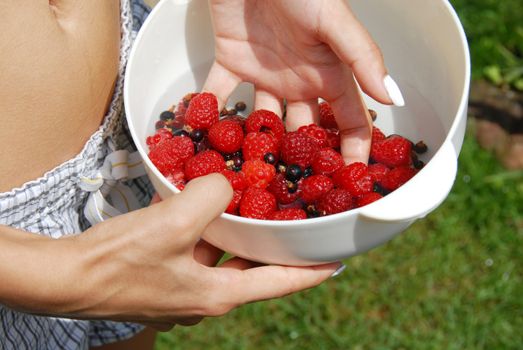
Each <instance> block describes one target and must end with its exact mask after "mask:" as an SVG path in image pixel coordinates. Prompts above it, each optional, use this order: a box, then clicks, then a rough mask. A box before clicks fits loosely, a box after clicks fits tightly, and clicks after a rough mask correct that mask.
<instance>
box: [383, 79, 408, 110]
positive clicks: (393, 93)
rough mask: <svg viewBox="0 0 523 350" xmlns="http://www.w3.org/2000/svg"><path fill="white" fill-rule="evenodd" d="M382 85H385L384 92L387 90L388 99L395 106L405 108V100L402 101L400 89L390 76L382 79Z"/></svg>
mask: <svg viewBox="0 0 523 350" xmlns="http://www.w3.org/2000/svg"><path fill="white" fill-rule="evenodd" d="M383 85H385V90H387V94H389V97H390V99H391V100H392V103H394V105H395V106H399V107H401V106H405V100H404V99H403V95H402V94H401V91H400V88H399V87H398V84H396V82H395V81H394V79H392V77H391V76H390V75H387V76H386V77H385V78H383Z"/></svg>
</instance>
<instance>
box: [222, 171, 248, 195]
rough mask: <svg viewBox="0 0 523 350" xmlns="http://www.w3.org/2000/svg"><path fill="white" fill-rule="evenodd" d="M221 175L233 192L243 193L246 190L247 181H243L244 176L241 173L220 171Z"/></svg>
mask: <svg viewBox="0 0 523 350" xmlns="http://www.w3.org/2000/svg"><path fill="white" fill-rule="evenodd" d="M222 175H223V176H225V177H226V178H227V180H229V183H230V184H231V186H232V189H233V190H240V191H243V190H244V189H246V188H247V181H246V180H245V174H244V173H243V172H241V171H238V172H236V171H232V170H229V169H225V170H224V171H222Z"/></svg>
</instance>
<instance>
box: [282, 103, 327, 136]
mask: <svg viewBox="0 0 523 350" xmlns="http://www.w3.org/2000/svg"><path fill="white" fill-rule="evenodd" d="M309 124H319V108H318V99H317V98H315V99H312V100H307V101H287V117H286V119H285V126H286V128H287V131H295V130H297V129H298V128H299V127H300V126H302V125H309Z"/></svg>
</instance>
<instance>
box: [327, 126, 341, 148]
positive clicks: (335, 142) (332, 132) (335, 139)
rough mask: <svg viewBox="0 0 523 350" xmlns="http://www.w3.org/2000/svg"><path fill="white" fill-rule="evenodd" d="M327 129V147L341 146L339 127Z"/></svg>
mask: <svg viewBox="0 0 523 350" xmlns="http://www.w3.org/2000/svg"><path fill="white" fill-rule="evenodd" d="M325 130H326V131H327V147H330V148H334V149H338V148H340V142H341V141H340V131H339V130H338V129H325Z"/></svg>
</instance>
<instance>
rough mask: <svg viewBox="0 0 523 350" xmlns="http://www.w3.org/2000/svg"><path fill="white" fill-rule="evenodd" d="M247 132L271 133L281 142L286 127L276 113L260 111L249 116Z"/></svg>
mask: <svg viewBox="0 0 523 350" xmlns="http://www.w3.org/2000/svg"><path fill="white" fill-rule="evenodd" d="M245 131H246V132H248V133H249V132H269V133H270V134H272V135H274V137H276V138H277V139H278V140H280V139H281V138H282V136H283V134H284V133H285V126H284V125H283V122H282V120H281V118H280V117H278V116H277V115H276V114H275V113H273V112H271V111H268V110H265V109H260V110H257V111H254V112H252V113H251V114H249V116H248V117H247V119H246V120H245Z"/></svg>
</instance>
